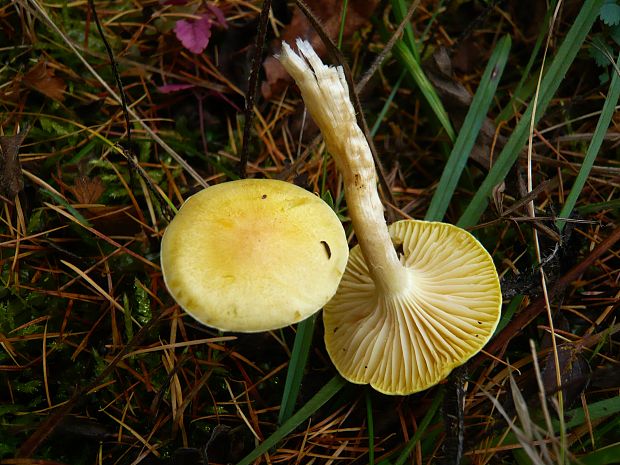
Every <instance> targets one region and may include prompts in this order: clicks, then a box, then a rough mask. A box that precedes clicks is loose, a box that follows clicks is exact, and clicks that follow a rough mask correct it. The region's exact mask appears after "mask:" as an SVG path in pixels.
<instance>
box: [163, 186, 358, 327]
mask: <svg viewBox="0 0 620 465" xmlns="http://www.w3.org/2000/svg"><path fill="white" fill-rule="evenodd" d="M348 253H349V247H348V244H347V240H346V236H345V233H344V229H343V227H342V224H341V223H340V220H339V219H338V217H337V215H336V214H335V213H334V211H333V210H332V209H331V208H330V207H329V206H328V205H327V204H326V203H325V202H324V201H323V200H321V199H320V198H319V197H317V196H316V195H314V194H312V193H310V192H308V191H306V190H304V189H302V188H301V187H297V186H295V185H293V184H289V183H286V182H283V181H275V180H266V179H262V180H261V179H246V180H241V181H232V182H226V183H222V184H218V185H215V186H212V187H208V188H206V189H204V190H203V191H200V192H199V193H197V194H195V195H193V196H192V197H190V198H189V199H188V200H187V201H186V202H185V203H184V204H183V206H182V207H181V209H180V210H179V212H178V213H177V215H176V216H175V217H174V219H173V220H172V222H171V223H170V224H169V225H168V227H167V229H166V231H165V233H164V236H163V239H162V244H161V267H162V272H163V276H164V281H165V283H166V286H167V287H168V290H169V292H170V294H171V295H172V297H174V299H175V300H176V301H177V302H178V303H179V305H180V306H181V307H182V308H183V309H184V310H185V311H186V312H187V313H189V314H190V315H191V316H193V317H194V318H195V319H196V320H198V321H200V322H201V323H203V324H205V325H207V326H211V327H213V328H217V329H220V330H222V331H238V332H258V331H267V330H272V329H276V328H281V327H283V326H287V325H290V324H293V323H297V322H299V321H301V320H303V319H305V318H307V317H308V316H310V315H312V314H313V313H315V312H316V311H318V310H320V309H321V307H322V306H323V305H324V304H325V303H326V302H327V301H328V300H329V299H330V298H331V297H332V296H333V295H334V293H335V292H336V289H337V287H338V283H339V282H340V278H341V277H342V274H343V272H344V269H345V266H346V263H347V257H348Z"/></svg>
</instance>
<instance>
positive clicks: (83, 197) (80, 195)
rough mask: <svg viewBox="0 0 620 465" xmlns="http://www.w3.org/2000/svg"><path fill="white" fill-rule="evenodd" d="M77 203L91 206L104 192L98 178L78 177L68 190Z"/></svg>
mask: <svg viewBox="0 0 620 465" xmlns="http://www.w3.org/2000/svg"><path fill="white" fill-rule="evenodd" d="M70 189H71V192H73V195H74V196H75V199H76V200H77V201H78V203H83V204H93V203H97V200H99V198H101V196H102V195H103V193H104V192H105V186H104V185H103V182H102V181H101V179H100V178H99V177H96V176H95V177H94V178H89V177H88V176H79V177H78V178H77V179H76V180H75V184H74V185H73V186H72V187H71V188H70Z"/></svg>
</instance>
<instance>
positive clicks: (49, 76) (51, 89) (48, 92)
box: [23, 60, 67, 102]
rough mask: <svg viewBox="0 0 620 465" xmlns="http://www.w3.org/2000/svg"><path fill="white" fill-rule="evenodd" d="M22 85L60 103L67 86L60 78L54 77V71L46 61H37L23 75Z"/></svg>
mask: <svg viewBox="0 0 620 465" xmlns="http://www.w3.org/2000/svg"><path fill="white" fill-rule="evenodd" d="M23 82H24V84H26V85H27V86H28V87H30V88H32V89H34V90H36V91H38V92H41V93H42V94H43V95H45V96H47V97H49V98H51V99H54V100H58V101H59V102H62V101H63V100H64V99H65V89H66V88H67V85H66V84H65V81H64V80H63V79H62V78H59V77H57V76H56V75H55V72H54V69H53V68H51V67H50V66H49V64H48V62H47V61H46V60H39V62H38V63H37V64H36V65H34V66H33V67H32V68H30V70H29V71H28V72H27V73H26V74H25V75H24V78H23Z"/></svg>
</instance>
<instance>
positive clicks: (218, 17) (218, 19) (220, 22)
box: [207, 4, 228, 29]
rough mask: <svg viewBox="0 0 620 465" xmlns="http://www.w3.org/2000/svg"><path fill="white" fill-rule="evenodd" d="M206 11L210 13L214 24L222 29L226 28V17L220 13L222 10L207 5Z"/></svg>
mask: <svg viewBox="0 0 620 465" xmlns="http://www.w3.org/2000/svg"><path fill="white" fill-rule="evenodd" d="M207 9H208V10H209V11H210V12H211V14H212V15H213V17H214V18H215V22H216V23H217V24H218V25H219V26H221V27H223V28H224V29H226V28H227V27H228V24H227V23H226V17H225V16H224V13H223V12H222V10H220V9H219V8H218V7H216V6H215V5H211V4H208V5H207Z"/></svg>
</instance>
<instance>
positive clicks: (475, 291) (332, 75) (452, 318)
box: [279, 40, 501, 394]
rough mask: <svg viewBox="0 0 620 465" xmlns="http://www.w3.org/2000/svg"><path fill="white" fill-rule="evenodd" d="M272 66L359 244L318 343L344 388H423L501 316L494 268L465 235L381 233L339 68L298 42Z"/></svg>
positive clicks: (435, 230)
mask: <svg viewBox="0 0 620 465" xmlns="http://www.w3.org/2000/svg"><path fill="white" fill-rule="evenodd" d="M297 48H298V50H299V52H300V55H297V54H296V53H295V52H294V51H293V50H292V49H291V48H290V47H289V46H288V45H287V44H286V43H283V44H282V52H281V54H280V57H279V59H280V62H281V63H282V65H283V66H284V68H285V69H286V70H287V71H288V72H289V74H291V76H292V77H293V78H294V80H295V81H296V83H297V85H298V86H299V88H300V90H301V94H302V97H303V100H304V102H305V104H306V107H307V109H308V111H309V112H310V115H311V116H312V118H313V119H314V121H315V122H316V123H317V125H318V126H319V128H320V130H321V132H322V134H323V138H324V140H325V144H326V146H327V149H328V151H329V152H330V153H331V154H332V156H333V157H334V160H335V162H336V166H337V167H338V169H339V171H340V173H341V174H342V177H343V183H344V191H345V198H346V202H347V207H348V211H349V216H350V218H351V222H352V224H353V229H354V230H355V235H356V237H357V241H358V245H357V246H355V247H354V248H353V249H352V250H351V252H350V255H349V261H348V264H347V268H346V271H345V273H344V275H343V278H342V281H341V282H340V286H339V288H338V291H337V292H336V295H335V296H334V297H333V299H332V300H331V301H330V302H329V303H328V304H327V305H326V306H325V307H324V310H323V320H324V323H325V344H326V347H327V351H328V353H329V355H330V357H331V359H332V361H333V362H334V365H335V366H336V368H337V369H338V371H339V372H340V373H341V374H342V376H343V377H344V378H346V379H347V380H349V381H351V382H353V383H358V384H370V385H372V386H373V387H374V388H375V389H377V390H378V391H380V392H383V393H386V394H410V393H414V392H417V391H421V390H424V389H427V388H429V387H431V386H433V385H434V384H436V383H438V382H440V381H441V380H442V379H443V378H445V377H446V376H447V375H448V374H449V372H450V371H451V370H452V369H453V368H455V367H456V366H458V365H461V364H463V363H464V362H465V361H467V360H468V359H469V358H470V357H471V356H472V355H474V354H476V353H477V352H478V351H479V350H480V349H481V348H482V347H483V346H484V344H485V343H486V342H487V341H488V340H489V338H490V337H491V336H492V334H493V331H494V330H495V327H496V325H497V322H498V320H499V316H500V307H501V290H500V286H499V280H498V276H497V272H496V270H495V266H494V265H493V260H492V258H491V256H490V255H489V254H488V252H487V251H486V250H485V249H484V247H483V246H482V245H481V244H480V243H479V242H478V241H477V240H476V239H475V238H474V237H473V236H472V235H471V234H469V233H468V232H467V231H464V230H462V229H460V228H458V227H456V226H452V225H449V224H443V223H437V222H424V221H415V220H405V221H399V222H397V223H395V224H393V225H391V226H390V227H389V228H388V226H387V225H386V222H385V219H384V216H383V206H382V204H381V200H380V198H379V194H378V192H377V175H376V171H375V167H374V163H373V159H372V155H371V152H370V148H369V146H368V143H367V141H366V139H365V137H364V135H363V133H362V131H361V130H360V128H359V127H358V125H357V122H356V117H355V112H354V109H353V106H352V104H351V101H350V98H349V91H348V86H347V83H346V80H345V77H344V73H343V70H342V68H341V67H329V66H326V65H324V64H323V63H322V61H321V59H320V58H319V57H318V56H317V55H316V53H315V52H314V50H313V49H312V47H311V45H310V44H309V43H307V42H304V41H301V40H298V41H297Z"/></svg>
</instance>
